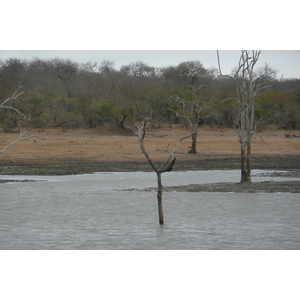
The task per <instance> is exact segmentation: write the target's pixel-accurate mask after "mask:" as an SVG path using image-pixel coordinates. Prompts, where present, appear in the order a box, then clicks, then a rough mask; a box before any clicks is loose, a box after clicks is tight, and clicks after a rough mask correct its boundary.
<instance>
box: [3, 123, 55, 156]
mask: <svg viewBox="0 0 300 300" xmlns="http://www.w3.org/2000/svg"><path fill="white" fill-rule="evenodd" d="M19 127H20V136H19V138H18V139H16V140H15V141H13V142H12V143H10V144H9V145H7V146H5V147H3V149H2V150H0V153H2V154H4V155H7V156H9V157H10V159H11V160H12V161H13V162H16V160H15V159H14V158H13V157H12V156H11V155H10V154H9V153H7V152H6V150H7V149H8V148H10V147H12V146H13V145H15V144H17V143H18V142H20V141H29V142H32V143H37V144H41V145H42V146H43V148H44V150H45V151H46V152H47V154H48V155H49V156H50V154H49V152H48V151H47V150H46V148H45V146H44V143H43V142H42V141H41V140H45V139H44V138H43V137H40V136H38V135H30V134H29V133H28V132H27V131H23V130H22V127H21V126H20V125H19Z"/></svg>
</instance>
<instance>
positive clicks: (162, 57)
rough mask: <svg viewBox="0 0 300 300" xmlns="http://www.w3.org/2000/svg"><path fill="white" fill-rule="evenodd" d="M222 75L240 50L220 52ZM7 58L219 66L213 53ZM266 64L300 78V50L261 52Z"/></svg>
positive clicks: (39, 53) (20, 53)
mask: <svg viewBox="0 0 300 300" xmlns="http://www.w3.org/2000/svg"><path fill="white" fill-rule="evenodd" d="M219 53H220V58H221V66H222V72H223V73H224V74H227V73H230V72H231V70H232V68H234V67H235V66H237V64H238V60H239V56H240V51H239V50H221V51H220V52H219ZM9 57H16V58H21V59H23V58H26V59H32V58H33V57H38V58H42V59H47V58H53V57H61V58H70V59H72V60H74V61H77V62H79V63H85V62H88V61H91V62H98V63H100V62H101V61H103V60H105V59H108V60H112V61H114V63H115V67H116V68H117V69H119V68H120V67H121V66H122V65H126V64H129V63H132V62H135V61H143V62H145V63H147V64H149V65H151V66H154V67H162V66H169V65H177V64H178V63H180V62H183V61H188V60H199V61H201V62H202V64H203V65H204V67H205V68H211V67H216V68H217V67H218V62H217V55H216V51H215V50H0V58H1V59H3V60H5V59H7V58H9ZM265 63H269V64H270V66H271V67H272V68H274V69H276V70H278V76H279V77H280V76H281V75H282V74H284V78H300V51H299V50H263V51H262V53H261V56H260V59H259V62H258V66H263V65H264V64H265Z"/></svg>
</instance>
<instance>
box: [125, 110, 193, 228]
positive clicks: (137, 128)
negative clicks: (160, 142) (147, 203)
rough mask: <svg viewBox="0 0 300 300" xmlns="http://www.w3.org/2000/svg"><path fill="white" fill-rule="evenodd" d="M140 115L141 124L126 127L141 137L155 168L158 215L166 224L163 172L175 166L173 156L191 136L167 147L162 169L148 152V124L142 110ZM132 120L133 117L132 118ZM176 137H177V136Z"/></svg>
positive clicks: (141, 142)
mask: <svg viewBox="0 0 300 300" xmlns="http://www.w3.org/2000/svg"><path fill="white" fill-rule="evenodd" d="M139 116H140V118H141V125H137V124H136V123H134V122H133V123H132V124H131V125H125V128H128V129H130V130H131V131H132V132H133V133H134V134H135V135H136V136H137V137H138V139H139V144H140V148H141V150H142V152H143V154H144V155H145V157H146V158H147V160H148V162H149V164H150V166H151V167H152V169H153V170H154V172H155V173H156V176H157V187H158V189H157V201H158V217H159V224H160V225H163V224H164V215H163V207H162V192H163V185H162V180H161V174H162V173H164V172H170V171H171V170H172V168H173V165H174V163H175V160H176V158H174V159H173V160H172V161H171V159H172V157H173V155H174V153H175V152H176V150H177V149H178V147H179V146H180V143H181V142H182V141H183V140H184V139H186V138H188V137H190V136H191V135H189V136H185V137H183V138H181V139H177V145H176V146H175V147H174V148H173V150H170V149H169V145H168V147H167V149H168V152H169V157H168V159H167V161H166V162H165V164H164V166H163V167H162V169H159V168H158V167H157V166H156V164H155V163H153V161H152V159H151V157H150V155H149V154H148V152H147V150H146V147H145V144H144V139H145V136H146V124H147V120H148V119H146V118H145V117H144V116H143V115H142V114H141V113H140V112H139ZM131 120H132V118H131ZM173 134H174V137H175V133H174V131H173ZM175 138H176V137H175Z"/></svg>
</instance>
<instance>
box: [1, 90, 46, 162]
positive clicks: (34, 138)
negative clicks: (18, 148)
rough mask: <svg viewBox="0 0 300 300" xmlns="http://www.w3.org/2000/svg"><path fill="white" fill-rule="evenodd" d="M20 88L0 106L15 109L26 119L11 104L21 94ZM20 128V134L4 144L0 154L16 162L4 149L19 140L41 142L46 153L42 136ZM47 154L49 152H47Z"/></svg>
mask: <svg viewBox="0 0 300 300" xmlns="http://www.w3.org/2000/svg"><path fill="white" fill-rule="evenodd" d="M20 88H22V86H19V87H18V88H17V89H16V90H15V92H14V93H13V95H12V96H10V97H8V98H7V99H5V100H4V101H3V102H2V103H1V104H0V108H1V109H9V110H13V111H15V112H16V113H17V114H19V115H20V116H21V117H23V118H24V119H26V120H28V118H27V117H26V116H25V115H24V114H22V113H21V112H20V111H19V110H18V109H16V108H15V107H14V106H13V105H12V102H13V100H16V99H17V98H18V97H19V96H21V95H22V94H23V93H24V91H22V92H19V90H20ZM19 128H20V136H19V138H18V139H16V140H15V141H13V142H12V143H10V144H9V145H7V146H4V147H3V148H2V149H1V150H0V154H4V155H6V156H8V157H9V158H10V159H11V160H12V161H13V162H16V161H15V160H14V158H13V157H12V156H11V155H10V154H9V153H7V152H6V150H7V149H8V148H10V147H12V146H13V145H15V144H17V143H19V142H20V141H30V142H32V143H37V144H41V145H42V146H43V148H44V150H45V151H46V152H47V153H48V151H47V150H46V149H45V147H44V144H43V142H42V140H44V138H42V137H40V136H38V135H31V134H29V133H28V132H27V131H23V130H22V127H21V125H19ZM48 154H49V153H48Z"/></svg>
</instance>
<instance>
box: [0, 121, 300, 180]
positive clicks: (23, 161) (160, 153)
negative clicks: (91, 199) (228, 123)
mask: <svg viewBox="0 0 300 300" xmlns="http://www.w3.org/2000/svg"><path fill="white" fill-rule="evenodd" d="M173 129H176V131H175V133H176V137H177V138H181V137H183V136H184V135H186V131H184V130H183V129H182V128H179V127H177V128H176V127H175V128H172V129H171V128H168V127H164V128H159V129H149V130H147V136H146V139H145V145H146V148H147V150H148V152H149V154H150V156H151V157H152V160H153V161H156V162H158V163H159V164H163V162H164V161H165V160H166V158H167V157H168V151H167V147H168V145H169V148H170V149H172V147H174V146H175V145H176V140H175V139H174V136H173V134H172V130H173ZM29 132H30V134H32V135H39V136H41V137H43V138H45V140H44V146H45V149H46V150H47V152H48V153H47V152H46V151H45V150H44V148H43V147H42V146H41V145H39V144H38V143H31V142H29V141H21V142H19V143H17V144H15V145H14V146H12V147H10V148H9V149H8V150H7V152H8V153H9V154H10V155H11V156H13V157H14V159H15V160H16V161H17V162H16V163H14V162H12V161H11V159H10V158H9V157H7V156H5V155H3V154H0V174H32V175H36V174H40V175H63V174H78V173H89V172H100V171H105V172H107V171H151V167H150V166H149V164H148V163H147V161H146V159H145V157H144V156H143V154H142V152H141V149H140V148H139V145H138V139H137V137H136V136H134V135H133V134H131V133H129V132H128V131H126V130H121V129H115V128H113V127H110V126H104V127H102V128H96V129H90V130H68V131H62V130H59V129H46V130H44V131H41V132H38V131H29ZM285 133H288V131H285V130H275V129H274V130H272V129H269V130H266V131H263V132H261V133H260V135H261V136H262V138H263V140H261V139H260V137H258V136H255V138H254V140H253V144H252V149H253V150H252V152H253V159H252V168H253V169H257V168H260V169H286V170H289V169H300V138H286V137H285ZM293 134H295V135H300V131H293ZM18 137H19V134H18V133H13V134H7V133H3V132H1V133H0V149H2V148H3V147H4V146H5V145H8V144H9V143H11V142H12V141H14V140H16V139H17V138H18ZM190 145H191V139H190V138H189V139H186V140H184V141H183V142H182V143H181V145H180V148H179V149H178V151H177V152H176V154H175V156H176V158H177V161H176V164H175V168H174V170H177V171H179V170H201V169H202V170H203V169H239V167H240V165H239V164H240V159H239V153H240V146H239V143H238V141H237V137H236V134H235V131H234V130H233V129H221V128H220V129H219V128H217V129H216V128H215V129H210V128H209V127H202V128H200V129H199V135H198V143H197V147H198V149H197V150H198V154H188V153H187V152H188V150H189V149H190V148H189V147H190Z"/></svg>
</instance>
